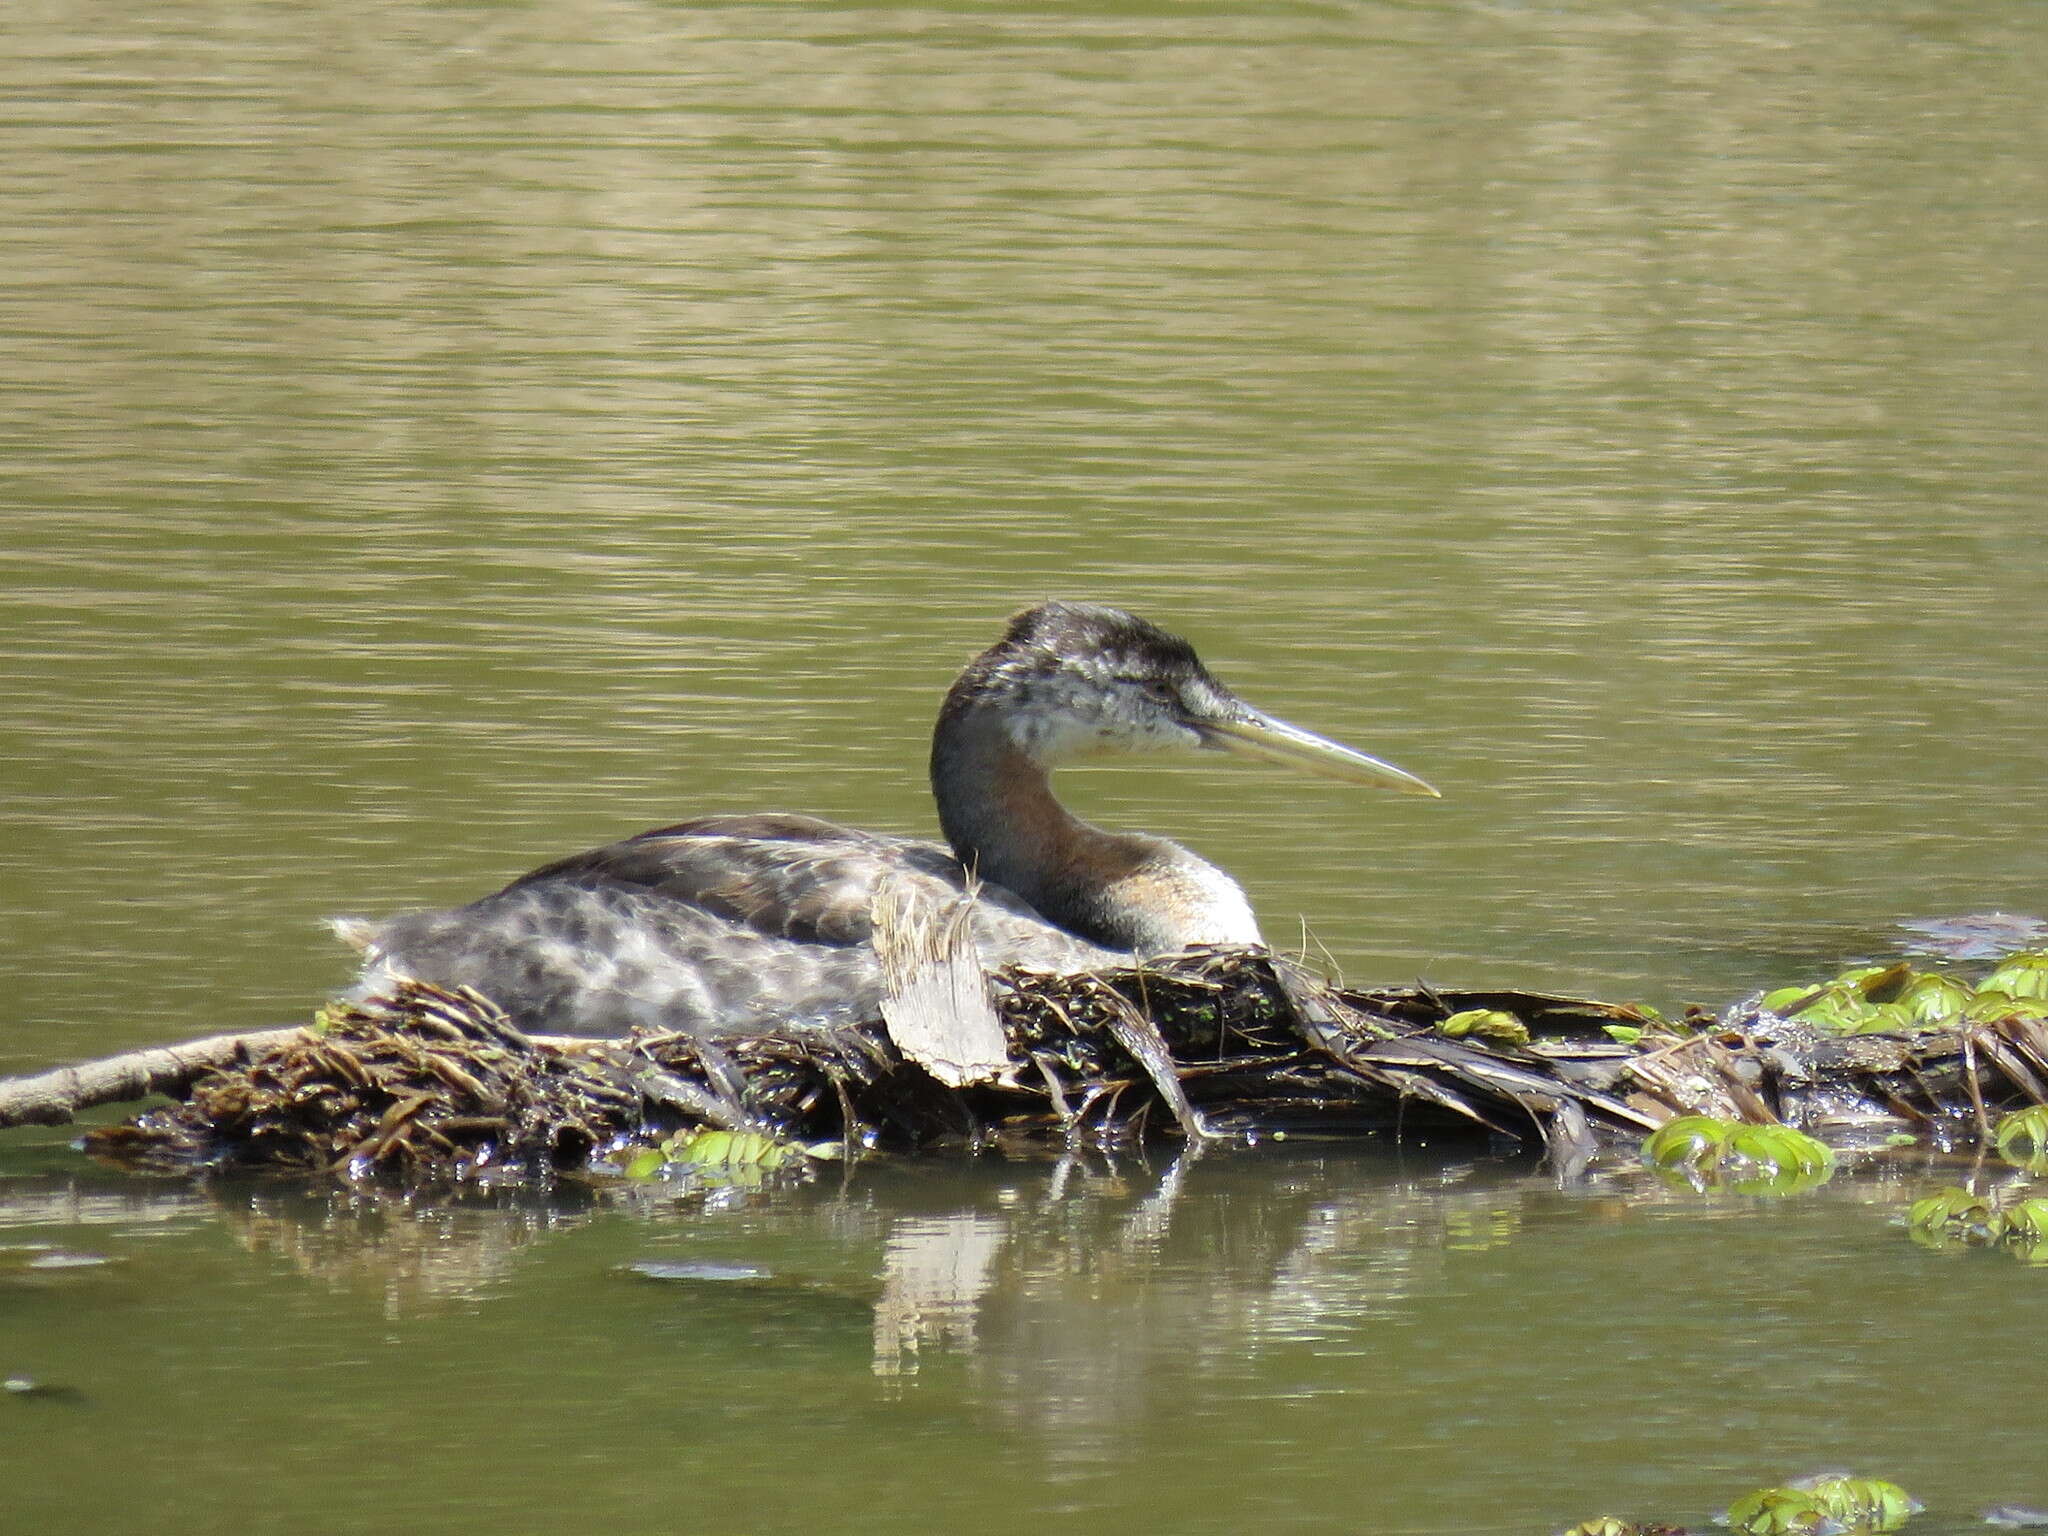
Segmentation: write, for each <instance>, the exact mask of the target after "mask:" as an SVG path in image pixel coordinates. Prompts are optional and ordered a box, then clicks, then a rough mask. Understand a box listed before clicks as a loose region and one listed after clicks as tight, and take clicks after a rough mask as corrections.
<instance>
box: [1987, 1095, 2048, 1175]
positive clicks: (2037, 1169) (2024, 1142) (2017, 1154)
mask: <svg viewBox="0 0 2048 1536" xmlns="http://www.w3.org/2000/svg"><path fill="white" fill-rule="evenodd" d="M1991 1144H1992V1145H1993V1146H1994V1147H1996V1148H1997V1149H1998V1155H1999V1156H2000V1157H2002V1158H2004V1159H2005V1160H2006V1161H2007V1162H2008V1163H2011V1164H2012V1165H2013V1166H2014V1167H2015V1168H2023V1169H2025V1170H2026V1171H2027V1172H2028V1173H2048V1104H2036V1105H2035V1106H2034V1107H2033V1108H2032V1109H2019V1110H2014V1111H2013V1112H2012V1113H2011V1114H2009V1115H2007V1116H2005V1118H2003V1119H2002V1120H2000V1121H1999V1122H1998V1124H1997V1125H1996V1126H1995V1127H1993V1129H1992V1132H1991Z"/></svg>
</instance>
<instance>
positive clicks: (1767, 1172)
mask: <svg viewBox="0 0 2048 1536" xmlns="http://www.w3.org/2000/svg"><path fill="white" fill-rule="evenodd" d="M1643 1156H1644V1158H1645V1159H1646V1160H1647V1161H1649V1162H1650V1163H1652V1164H1653V1165H1655V1166H1656V1167H1659V1168H1664V1169H1669V1170H1672V1171H1675V1172H1684V1173H1688V1174H1691V1175H1694V1176H1697V1177H1701V1178H1704V1177H1709V1176H1717V1177H1720V1178H1723V1179H1725V1180H1727V1181H1728V1182H1729V1184H1730V1185H1731V1186H1732V1187H1733V1188H1735V1189H1737V1190H1739V1191H1741V1192H1742V1193H1745V1194H1791V1193H1794V1192H1795V1191H1797V1190H1801V1189H1811V1188H1812V1187H1813V1186H1814V1185H1816V1184H1822V1183H1825V1182H1826V1181H1827V1180H1828V1178H1829V1177H1830V1176H1831V1175H1832V1174H1833V1173H1834V1169H1835V1154H1834V1153H1833V1152H1831V1151H1829V1150H1828V1148H1827V1147H1826V1146H1825V1145H1824V1144H1822V1143H1821V1142H1819V1141H1817V1140H1815V1139H1814V1138H1813V1137H1811V1136H1809V1135H1807V1134H1806V1133H1805V1132H1804V1131H1795V1130H1794V1129H1792V1127H1791V1126H1789V1125H1748V1124H1745V1123H1744V1122H1742V1121H1739V1120H1722V1119H1719V1118H1717V1117H1715V1116H1713V1115H1680V1116H1679V1117H1678V1118H1677V1119H1675V1120H1669V1121H1666V1122H1665V1123H1664V1124H1663V1125H1662V1126H1660V1127H1658V1128H1657V1129H1656V1130H1655V1131H1653V1132H1651V1133H1650V1135H1649V1136H1648V1137H1647V1138H1645V1140H1644V1142H1643Z"/></svg>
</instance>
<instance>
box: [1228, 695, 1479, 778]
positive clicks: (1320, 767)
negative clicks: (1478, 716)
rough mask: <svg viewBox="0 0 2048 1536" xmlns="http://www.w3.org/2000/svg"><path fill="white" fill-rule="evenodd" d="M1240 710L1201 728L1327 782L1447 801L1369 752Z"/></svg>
mask: <svg viewBox="0 0 2048 1536" xmlns="http://www.w3.org/2000/svg"><path fill="white" fill-rule="evenodd" d="M1239 708H1240V709H1241V710H1242V713H1236V712H1233V713H1232V714H1229V715H1227V716H1223V717H1221V718H1216V719H1209V720H1203V721H1200V722H1198V724H1197V726H1196V729H1198V730H1199V731H1201V733H1202V735H1203V737H1204V738H1205V739H1206V740H1207V741H1208V742H1209V744H1210V745H1211V746H1216V747H1221V748H1223V750H1224V751H1226V752H1235V753H1236V754H1237V755H1238V756H1239V757H1254V758H1257V759H1259V760H1260V761H1261V762H1267V763H1282V764H1284V765H1286V766H1287V767H1289V768H1305V769H1307V770H1308V771H1309V772H1310V773H1313V774H1318V775H1320V776H1321V777H1323V778H1326V779H1342V780H1343V781H1344V782H1345V783H1347V784H1371V785H1374V786H1376V787H1378V788H1380V789H1397V790H1399V791H1401V792H1402V793H1403V794H1407V795H1428V796H1429V797H1430V798H1432V799H1438V800H1440V799H1442V798H1443V797H1442V796H1441V795H1439V794H1438V793H1437V792H1436V790H1435V789H1434V788H1432V787H1431V786H1430V785H1428V784H1425V783H1424V782H1423V781H1422V780H1421V779H1418V778H1417V777H1415V775H1414V774H1412V773H1409V772H1407V771H1406V770H1405V769H1401V768H1396V767H1395V766H1394V765H1393V764H1392V763H1386V762H1382V761H1380V759H1378V758H1376V757H1368V756H1367V755H1366V754H1365V753H1363V752H1354V751H1352V750H1351V748H1349V747H1347V746H1343V745H1341V744H1340V743H1338V742H1334V741H1331V740H1330V739H1329V738H1328V737H1327V736H1318V735H1316V733H1315V732H1313V731H1304V730H1303V729H1302V728H1301V727H1300V726H1298V725H1289V724H1288V723H1287V722H1286V721H1285V720H1275V719H1274V718H1273V717H1272V716H1271V715H1267V714H1262V713H1260V712H1259V711H1258V710H1256V709H1253V708H1252V707H1251V706H1250V705H1248V704H1243V705H1240V706H1239Z"/></svg>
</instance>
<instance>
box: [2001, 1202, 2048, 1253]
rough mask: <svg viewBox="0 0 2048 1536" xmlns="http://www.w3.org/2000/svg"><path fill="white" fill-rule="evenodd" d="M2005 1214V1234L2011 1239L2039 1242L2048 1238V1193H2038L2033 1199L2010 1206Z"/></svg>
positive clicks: (2021, 1241)
mask: <svg viewBox="0 0 2048 1536" xmlns="http://www.w3.org/2000/svg"><path fill="white" fill-rule="evenodd" d="M2004 1215H2005V1235H2006V1238H2007V1239H2008V1240H2009V1241H2012V1242H2020V1243H2038V1242H2041V1241H2043V1240H2048V1195H2036V1196H2034V1197H2033V1198H2032V1199H2031V1200H2022V1201H2020V1202H2019V1204H2017V1205H2013V1206H2008V1207H2007V1208H2006V1210H2005V1212H2004Z"/></svg>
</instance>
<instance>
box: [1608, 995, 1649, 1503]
mask: <svg viewBox="0 0 2048 1536" xmlns="http://www.w3.org/2000/svg"><path fill="white" fill-rule="evenodd" d="M1600 1028H1601V1029H1602V1030H1603V1031H1605V1032H1606V1033H1607V1034H1608V1035H1610V1036H1612V1037H1613V1038H1614V1039H1615V1040H1617V1041H1619V1042H1620V1043H1621V1044H1623V1045H1634V1044H1635V1043H1636V1042H1637V1041H1638V1040H1640V1039H1642V1038H1643V1027H1642V1026H1641V1025H1640V1024H1602V1025H1601V1026H1600ZM1602 1518H1605V1517H1604V1516H1603V1517H1602Z"/></svg>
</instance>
